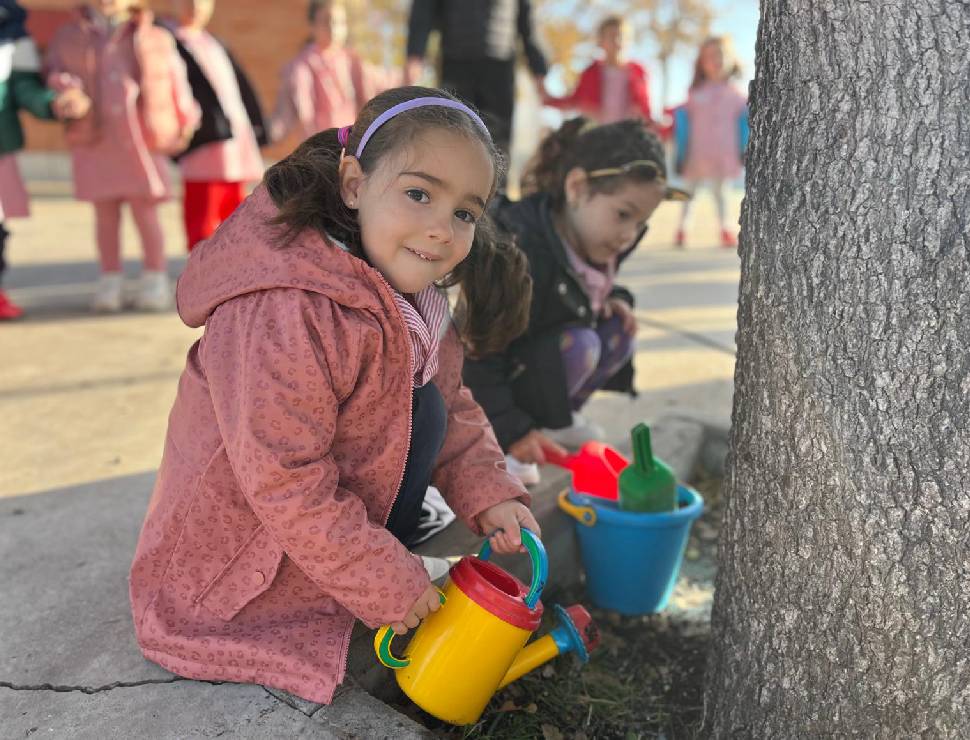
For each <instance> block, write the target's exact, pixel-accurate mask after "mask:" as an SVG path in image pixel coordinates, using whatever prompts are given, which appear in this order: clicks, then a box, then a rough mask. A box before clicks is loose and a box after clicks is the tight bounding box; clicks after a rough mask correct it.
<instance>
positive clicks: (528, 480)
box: [505, 455, 542, 486]
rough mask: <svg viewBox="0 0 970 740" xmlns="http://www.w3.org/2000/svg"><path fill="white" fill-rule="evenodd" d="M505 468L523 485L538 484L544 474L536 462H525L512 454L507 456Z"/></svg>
mask: <svg viewBox="0 0 970 740" xmlns="http://www.w3.org/2000/svg"><path fill="white" fill-rule="evenodd" d="M505 468H506V470H508V471H509V474H510V475H514V476H515V477H516V478H518V479H519V480H520V481H522V485H523V486H537V485H539V481H540V480H542V476H541V475H540V474H539V466H538V465H536V464H535V463H524V462H520V461H519V460H516V459H515V458H514V457H512V456H511V455H506V456H505Z"/></svg>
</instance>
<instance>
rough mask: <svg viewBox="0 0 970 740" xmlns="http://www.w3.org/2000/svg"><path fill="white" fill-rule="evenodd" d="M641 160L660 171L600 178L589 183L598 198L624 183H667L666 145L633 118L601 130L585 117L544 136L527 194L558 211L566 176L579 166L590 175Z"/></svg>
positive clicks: (526, 178)
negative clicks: (544, 197)
mask: <svg viewBox="0 0 970 740" xmlns="http://www.w3.org/2000/svg"><path fill="white" fill-rule="evenodd" d="M637 160H650V161H652V162H655V163H656V165H657V171H656V172H651V171H650V170H648V169H640V168H634V169H631V170H630V171H628V172H624V173H622V174H616V175H610V176H606V177H597V178H594V179H591V180H590V181H589V190H590V193H591V194H594V193H612V192H615V191H616V190H617V189H619V188H620V187H621V186H622V185H623V184H624V183H625V182H629V181H634V182H650V181H653V180H655V179H657V177H658V176H659V177H661V178H664V179H666V177H667V169H666V161H665V160H666V157H665V152H664V148H663V144H662V143H661V142H660V139H659V138H658V137H657V135H656V134H655V133H653V132H652V131H650V130H649V129H648V128H647V127H646V126H645V125H644V123H643V121H640V120H636V119H631V120H629V121H617V122H616V123H607V124H604V125H602V126H597V125H596V124H595V123H593V122H592V121H589V120H588V119H586V118H583V117H582V116H579V117H577V118H573V119H570V120H568V121H566V122H565V123H564V124H563V125H562V126H560V127H559V130H558V131H553V132H552V133H551V134H549V135H548V136H546V138H545V139H543V140H542V143H540V144H539V151H538V153H537V154H536V156H535V157H534V158H533V160H532V162H530V163H529V166H528V167H527V168H526V171H525V174H524V175H523V176H522V191H523V193H535V192H544V193H548V194H549V195H550V196H551V198H552V206H553V209H554V210H561V209H562V207H563V206H564V205H565V203H566V193H565V189H564V184H565V182H566V175H567V174H568V173H569V171H570V170H572V169H573V168H575V167H580V168H582V169H584V170H586V172H592V171H593V170H601V169H609V168H612V167H622V166H623V165H625V164H628V163H630V162H635V161H637Z"/></svg>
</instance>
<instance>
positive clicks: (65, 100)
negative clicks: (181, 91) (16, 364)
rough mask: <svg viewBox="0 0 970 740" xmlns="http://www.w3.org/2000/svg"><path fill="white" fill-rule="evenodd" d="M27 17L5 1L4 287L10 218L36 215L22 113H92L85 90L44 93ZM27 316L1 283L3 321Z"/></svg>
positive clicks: (0, 17) (1, 96) (0, 159)
mask: <svg viewBox="0 0 970 740" xmlns="http://www.w3.org/2000/svg"><path fill="white" fill-rule="evenodd" d="M26 20H27V12H26V11H25V10H24V9H23V8H22V7H20V3H17V2H13V0H0V281H2V278H3V273H4V270H5V269H6V262H5V260H4V251H5V247H6V243H7V237H9V236H10V232H8V231H7V228H6V220H7V219H8V218H23V217H26V216H28V215H30V211H29V206H28V199H27V190H26V188H24V183H23V180H22V179H21V178H20V170H19V169H18V168H17V159H16V157H15V156H14V153H15V152H17V151H18V150H19V149H21V148H22V147H23V145H24V132H23V129H22V128H21V126H20V119H19V118H18V117H17V112H18V111H20V110H25V111H28V112H29V113H30V114H31V115H33V116H36V117H37V118H43V119H50V118H54V116H55V114H56V115H57V116H59V117H61V118H77V117H78V116H82V115H84V114H85V113H86V112H87V109H88V107H89V105H90V101H89V100H88V98H87V96H85V95H84V94H83V93H81V92H80V91H79V90H75V91H69V92H66V93H64V94H61V95H57V94H56V93H55V92H54V91H53V90H50V89H48V88H46V87H44V84H43V82H41V78H40V74H39V72H40V59H39V58H38V56H37V48H36V47H35V46H34V42H33V40H32V39H31V38H30V36H28V35H27V29H26V27H25V26H24V23H25V21H26ZM22 315H23V310H22V309H21V308H20V306H18V305H17V304H15V303H14V302H13V301H12V300H10V298H9V297H8V296H7V294H6V293H4V291H3V288H2V282H0V321H6V320H9V319H16V318H19V317H20V316H22Z"/></svg>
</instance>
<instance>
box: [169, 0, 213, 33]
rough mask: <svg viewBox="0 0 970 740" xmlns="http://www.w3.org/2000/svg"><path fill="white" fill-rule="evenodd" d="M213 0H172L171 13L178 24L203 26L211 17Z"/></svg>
mask: <svg viewBox="0 0 970 740" xmlns="http://www.w3.org/2000/svg"><path fill="white" fill-rule="evenodd" d="M213 10H215V0H173V2H172V14H173V15H174V16H175V17H176V18H177V19H178V22H179V25H181V26H188V27H191V28H205V27H206V26H207V25H208V24H209V21H210V20H211V19H212V12H213Z"/></svg>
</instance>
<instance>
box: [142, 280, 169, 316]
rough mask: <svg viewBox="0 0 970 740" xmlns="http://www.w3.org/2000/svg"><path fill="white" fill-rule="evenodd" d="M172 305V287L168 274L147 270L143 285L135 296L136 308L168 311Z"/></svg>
mask: <svg viewBox="0 0 970 740" xmlns="http://www.w3.org/2000/svg"><path fill="white" fill-rule="evenodd" d="M171 307H172V287H171V285H170V283H169V280H168V274H167V273H165V272H163V271H155V270H145V271H144V272H143V273H142V275H141V285H139V287H138V295H136V296H135V308H137V309H138V310H140V311H167V310H168V309H169V308H171Z"/></svg>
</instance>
